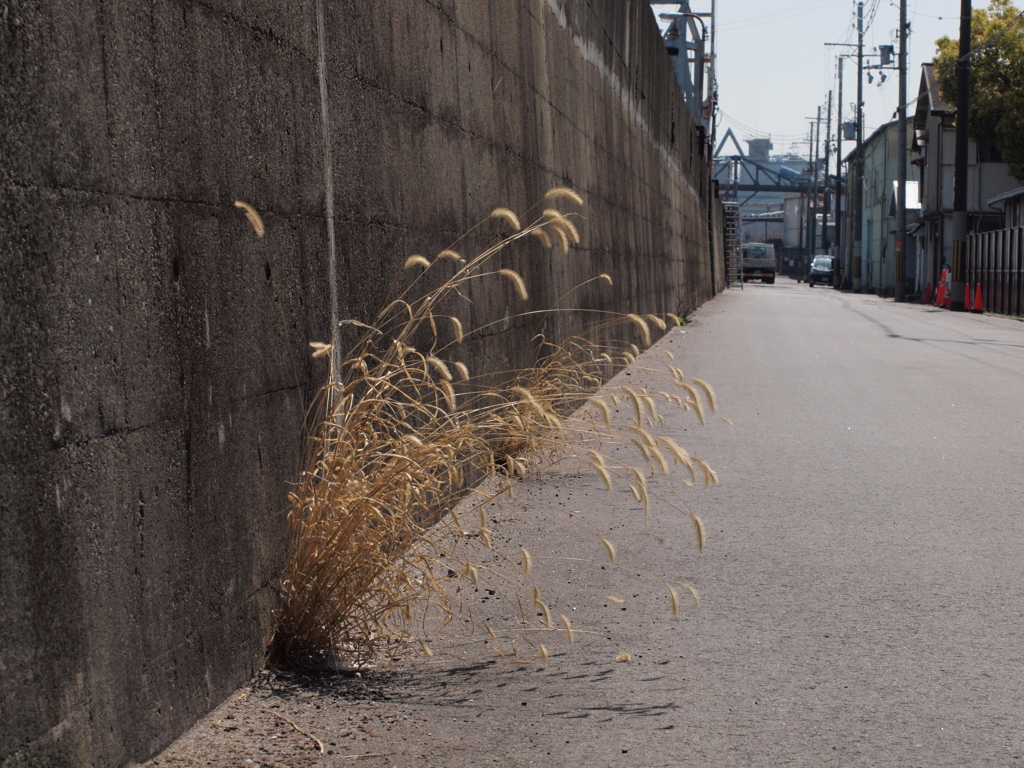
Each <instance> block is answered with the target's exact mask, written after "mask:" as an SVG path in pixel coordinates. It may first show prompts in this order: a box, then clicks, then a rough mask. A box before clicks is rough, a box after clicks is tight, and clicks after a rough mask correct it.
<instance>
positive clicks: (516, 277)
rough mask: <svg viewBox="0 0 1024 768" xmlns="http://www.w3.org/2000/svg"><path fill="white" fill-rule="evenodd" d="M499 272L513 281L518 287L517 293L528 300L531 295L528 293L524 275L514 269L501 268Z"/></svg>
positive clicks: (524, 299)
mask: <svg viewBox="0 0 1024 768" xmlns="http://www.w3.org/2000/svg"><path fill="white" fill-rule="evenodd" d="M498 274H500V275H503V276H505V277H507V278H508V279H509V280H511V281H512V285H514V286H515V288H516V293H518V294H519V298H520V299H522V300H523V301H526V300H527V299H528V298H530V297H529V295H528V294H527V293H526V282H525V281H524V280H523V277H522V275H520V274H519V273H518V272H516V271H515V270H514V269H499V270H498Z"/></svg>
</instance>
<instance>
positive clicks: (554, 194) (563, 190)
mask: <svg viewBox="0 0 1024 768" xmlns="http://www.w3.org/2000/svg"><path fill="white" fill-rule="evenodd" d="M557 198H562V199H565V200H572V201H573V202H574V203H576V205H583V198H582V197H580V196H579V195H578V194H577V193H576V192H574V191H573V190H572V189H570V188H569V187H552V188H551V189H549V190H548V191H547V192H545V193H544V199H545V200H555V199H557Z"/></svg>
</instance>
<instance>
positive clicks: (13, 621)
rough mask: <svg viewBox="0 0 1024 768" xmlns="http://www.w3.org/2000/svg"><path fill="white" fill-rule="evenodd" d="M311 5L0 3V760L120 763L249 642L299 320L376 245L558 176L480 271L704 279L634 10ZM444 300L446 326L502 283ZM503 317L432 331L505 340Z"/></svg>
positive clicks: (609, 6)
mask: <svg viewBox="0 0 1024 768" xmlns="http://www.w3.org/2000/svg"><path fill="white" fill-rule="evenodd" d="M317 10H318V6H317V3H316V2H314V0H301V1H300V2H299V3H293V4H289V5H287V6H283V5H281V4H280V3H273V2H266V1H265V0H257V1H256V2H249V3H244V4H243V3H238V2H230V1H229V0H211V1H209V2H193V1H192V0H155V1H154V2H151V3H144V4H139V3H132V2H122V1H121V0H113V1H111V0H81V1H80V2H74V3H70V4H69V3H66V2H62V3H57V2H54V1H53V0H37V1H36V2H28V1H27V0H11V2H7V3H5V4H4V6H3V11H2V16H0V125H2V127H3V131H2V132H0V328H2V331H0V436H2V439H0V513H2V525H0V617H2V620H0V675H2V681H3V684H2V686H0V722H2V723H3V724H4V726H3V728H2V729H0V761H4V760H9V761H10V762H11V763H12V764H17V763H19V762H25V761H28V762H34V763H39V764H42V763H45V762H46V761H48V760H53V761H55V762H66V763H69V764H72V765H105V764H111V765H113V764H118V763H121V762H124V761H126V760H128V759H137V758H141V757H144V756H146V755H148V754H151V753H153V752H154V751H156V750H158V749H159V748H161V747H162V746H164V745H166V744H167V743H168V742H169V741H170V740H171V739H172V738H173V737H174V736H176V735H177V734H179V733H181V732H182V730H183V729H184V728H186V727H187V726H188V725H189V724H190V723H191V722H193V721H194V720H195V718H196V717H198V716H199V715H200V714H201V713H202V712H204V711H206V710H207V709H209V708H210V707H212V706H213V705H215V704H216V703H217V702H219V701H220V700H221V699H223V697H224V696H226V695H227V694H228V692H230V691H231V690H233V689H234V688H235V687H236V686H237V685H238V684H239V683H240V682H241V681H242V680H243V679H245V678H246V677H247V676H248V675H249V674H250V673H252V672H253V670H254V669H255V668H256V667H257V666H258V665H259V664H260V662H261V656H262V652H263V648H264V644H265V642H266V639H267V636H268V633H269V630H270V627H271V621H272V615H271V612H272V608H273V606H274V603H275V577H276V575H277V573H278V570H279V568H280V565H281V562H282V558H283V554H284V548H285V542H286V531H285V525H284V519H283V514H282V511H283V501H284V498H285V492H286V489H287V483H288V481H289V479H290V478H291V477H292V476H293V473H294V469H295V457H296V455H297V450H298V447H299V437H300V427H301V421H302V417H303V408H304V403H305V402H307V401H308V397H309V394H310V388H311V386H314V387H315V386H316V384H317V382H319V381H321V380H322V378H323V377H324V375H325V371H326V368H325V364H324V363H323V361H310V360H309V358H308V354H307V353H308V347H307V346H306V345H307V342H308V341H311V340H326V339H329V338H330V336H331V327H332V323H333V322H334V321H336V320H337V319H339V318H344V317H353V316H354V317H360V318H363V319H366V318H367V317H370V316H372V315H373V314H374V313H375V312H376V311H377V309H378V308H379V307H380V306H381V304H382V302H383V300H384V297H385V296H386V295H387V294H388V292H389V291H391V290H393V289H395V288H397V287H400V286H401V285H402V284H403V282H402V281H403V280H405V279H407V278H406V277H404V276H403V275H402V273H401V270H400V268H399V267H400V265H401V263H402V260H403V259H404V258H405V256H406V255H408V254H409V253H411V252H423V253H428V254H430V253H436V252H437V251H438V250H440V249H441V248H443V247H445V246H447V245H448V244H449V243H450V242H451V241H452V240H453V239H454V238H455V237H456V236H457V235H458V234H460V233H462V232H463V231H465V230H466V229H468V228H469V227H470V226H471V225H472V224H474V223H476V222H477V221H478V220H480V219H481V218H483V217H484V216H486V214H487V213H488V212H489V211H490V210H491V208H492V207H494V206H495V205H499V204H504V205H508V206H509V207H512V208H514V209H516V210H518V211H523V210H524V209H525V208H526V207H527V206H528V205H530V204H532V203H534V202H535V201H536V200H537V199H538V198H539V196H540V195H541V194H542V192H543V191H544V190H545V189H546V188H547V187H549V186H551V185H554V184H568V185H571V186H573V187H575V188H576V189H578V190H579V191H581V192H582V193H583V194H584V196H585V197H586V198H587V201H588V206H587V208H586V211H585V216H586V220H585V221H583V222H582V223H581V229H582V231H583V237H584V242H583V244H582V248H581V252H579V251H578V252H576V253H574V254H573V255H572V256H571V257H570V258H568V259H563V258H561V257H559V256H558V255H557V254H555V255H552V254H546V253H542V252H541V251H540V250H539V246H537V245H531V246H529V247H528V248H526V249H524V251H522V252H521V253H519V254H518V255H509V256H508V257H506V259H505V262H504V264H503V265H504V266H515V267H517V268H519V269H520V271H522V272H523V274H524V276H525V277H526V279H527V281H528V283H529V285H530V290H531V297H532V300H533V301H534V303H535V306H543V305H546V304H549V303H550V301H551V300H552V297H556V296H559V295H561V294H562V293H563V292H564V290H565V289H566V287H568V286H571V285H574V284H576V283H577V282H579V281H580V280H581V279H584V278H586V277H590V276H592V275H594V274H597V273H600V272H608V273H609V274H612V275H614V276H615V277H616V286H615V287H614V289H612V290H610V291H608V290H606V291H605V292H603V293H600V294H598V293H597V291H596V290H595V291H594V292H582V293H580V294H578V301H579V302H581V303H585V304H589V305H592V306H601V307H605V308H613V309H616V310H621V311H625V310H631V311H641V312H682V313H687V312H689V311H691V310H692V309H693V308H695V307H696V306H698V305H699V304H700V303H701V302H702V301H704V300H705V299H707V298H708V297H709V296H711V295H712V293H713V290H714V284H713V278H712V267H711V264H712V256H711V253H712V251H711V250H710V247H709V240H708V235H707V222H708V220H709V210H708V205H709V203H710V190H709V188H708V181H707V178H706V176H705V174H704V168H705V163H706V160H705V159H704V158H702V157H701V156H700V154H701V153H700V147H699V145H698V142H697V141H696V137H695V135H694V132H693V131H692V129H691V126H690V123H689V120H688V117H687V115H686V112H685V108H684V107H683V102H682V100H681V98H680V97H679V95H678V93H677V91H676V86H675V83H674V81H673V80H672V75H671V69H670V67H669V66H668V62H667V60H666V59H665V57H664V51H663V49H662V47H661V43H660V41H659V39H658V37H657V31H656V28H655V24H654V21H653V19H652V17H651V14H650V11H649V8H648V7H647V5H646V4H644V3H633V4H630V3H599V4H589V3H587V4H585V3H579V2H561V1H560V0H533V1H532V2H526V3H523V2H512V0H492V1H491V2H486V3H482V2H478V0H458V1H456V0H439V2H427V1H426V0H389V1H388V2H374V3H365V2H355V1H354V0H350V1H348V2H342V1H338V2H326V3H324V6H323V8H322V11H323V20H324V23H323V25H322V27H318V23H317V19H318V14H317ZM321 44H322V48H323V50H324V51H325V57H324V60H323V62H322V63H323V72H324V74H325V77H324V84H325V86H326V101H322V93H321V82H320V78H319V72H320V66H319V65H320V63H321V62H320V59H319V51H320V49H321ZM325 114H326V116H327V120H326V123H327V125H328V126H329V148H330V151H331V156H332V158H333V161H332V163H331V165H330V173H329V175H330V178H331V181H332V182H333V187H334V199H333V212H334V216H335V230H336V251H335V254H334V257H333V259H334V263H335V264H336V266H335V268H334V269H333V270H332V269H331V264H332V255H331V253H330V249H329V243H328V228H327V225H326V218H325V216H326V214H325V212H326V210H327V204H326V203H327V201H326V192H325V190H326V179H327V174H325V157H327V149H328V141H327V139H326V136H325V132H324V130H323V126H324V119H323V118H324V115H325ZM236 199H242V200H246V201H248V202H250V203H252V204H253V205H255V206H256V207H257V208H259V209H260V210H261V212H262V213H263V216H264V218H265V221H266V224H267V235H266V237H265V238H264V239H263V240H257V238H256V237H255V236H254V235H253V232H252V231H251V229H250V228H249V226H248V225H247V224H246V222H245V220H244V218H242V216H241V214H240V212H239V211H238V210H237V209H235V208H234V207H233V205H232V202H233V201H234V200H236ZM711 214H712V215H714V211H713V210H712V211H711ZM497 231H498V224H497V223H492V224H489V225H488V226H487V227H486V228H485V229H484V230H482V231H480V232H479V236H478V238H477V239H476V240H470V241H467V242H465V243H463V244H462V245H460V247H465V248H467V249H469V248H472V247H475V246H476V245H478V244H479V243H480V242H483V241H486V240H488V239H489V238H491V237H492V236H493V235H494V233H495V232H497ZM717 274H719V275H720V274H721V268H720V267H719V271H718V273H717ZM332 295H333V296H335V297H336V309H334V308H332ZM471 298H472V299H473V300H474V302H475V304H474V305H473V307H474V308H473V310H472V317H470V318H468V321H470V322H472V321H473V320H479V319H481V318H484V317H487V318H490V317H495V316H496V317H499V318H500V317H502V316H503V314H504V313H505V312H506V311H508V309H509V308H511V307H512V306H513V300H514V295H513V294H512V292H511V290H509V289H508V287H507V286H500V285H499V286H495V285H493V284H491V285H487V286H484V285H481V286H480V287H479V289H478V290H475V291H474V292H473V294H472V295H471ZM533 331H534V328H533V327H530V326H527V325H524V324H517V323H509V324H507V326H505V327H503V328H502V329H501V333H498V334H495V335H493V336H491V337H488V338H487V339H485V340H482V341H477V342H475V343H474V344H471V345H467V349H466V352H465V354H466V355H467V356H470V355H471V356H472V357H473V359H474V361H475V362H476V363H477V364H478V365H485V366H490V367H493V368H497V367H505V366H507V365H509V364H516V363H521V362H522V361H523V360H524V359H525V356H526V355H527V354H528V345H527V344H526V340H527V339H528V337H529V335H530V334H532V333H533ZM345 340H346V339H345V338H344V337H343V338H342V341H343V342H344V341H345Z"/></svg>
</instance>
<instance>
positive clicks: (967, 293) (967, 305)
mask: <svg viewBox="0 0 1024 768" xmlns="http://www.w3.org/2000/svg"><path fill="white" fill-rule="evenodd" d="M970 309H971V284H970V283H964V311H970Z"/></svg>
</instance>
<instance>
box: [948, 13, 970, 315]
mask: <svg viewBox="0 0 1024 768" xmlns="http://www.w3.org/2000/svg"><path fill="white" fill-rule="evenodd" d="M970 56H971V0H960V58H959V59H958V60H957V63H956V164H955V166H954V169H955V171H954V173H955V175H954V179H953V264H952V267H953V269H952V275H951V276H950V279H949V294H950V296H949V299H950V300H949V308H950V309H952V310H953V311H954V312H957V311H959V312H963V311H964V309H966V307H965V306H964V289H965V283H964V258H965V256H966V255H967V254H966V251H967V151H968V149H969V147H970V144H969V139H968V133H967V128H968V120H969V119H970V118H969V114H970V109H971V58H970Z"/></svg>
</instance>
